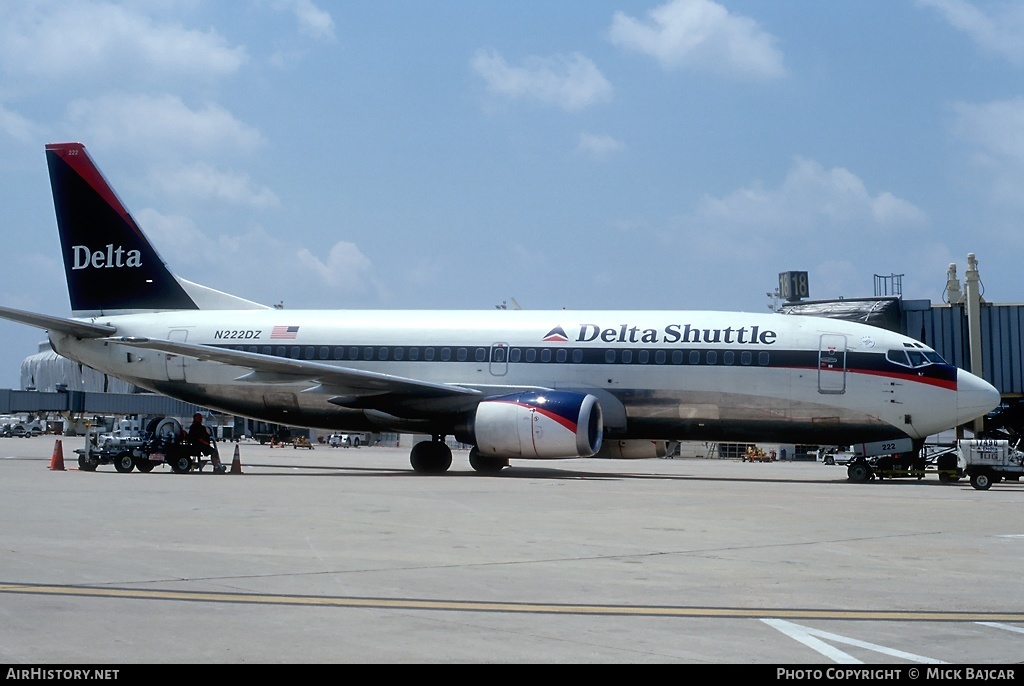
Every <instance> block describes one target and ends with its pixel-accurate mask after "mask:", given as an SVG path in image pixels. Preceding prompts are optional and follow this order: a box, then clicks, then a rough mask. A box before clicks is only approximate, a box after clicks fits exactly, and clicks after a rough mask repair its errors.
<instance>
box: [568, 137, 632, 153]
mask: <svg viewBox="0 0 1024 686" xmlns="http://www.w3.org/2000/svg"><path fill="white" fill-rule="evenodd" d="M625 149H626V144H625V143H623V142H622V141H618V140H615V139H614V138H612V137H611V136H608V135H599V134H592V133H586V132H584V133H581V134H580V143H579V146H578V147H577V150H578V151H579V152H580V153H583V154H587V155H592V156H595V157H604V156H606V155H611V154H612V153H616V152H621V151H623V150H625Z"/></svg>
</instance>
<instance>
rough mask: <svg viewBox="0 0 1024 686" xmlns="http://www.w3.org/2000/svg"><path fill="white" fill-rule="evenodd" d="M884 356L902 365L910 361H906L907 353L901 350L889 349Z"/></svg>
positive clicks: (906, 364) (905, 365) (908, 364)
mask: <svg viewBox="0 0 1024 686" xmlns="http://www.w3.org/2000/svg"><path fill="white" fill-rule="evenodd" d="M885 356H886V358H888V360H889V361H890V362H895V363H896V364H900V365H903V366H904V367H909V366H910V363H909V362H907V353H906V352H904V351H903V350H890V351H889V352H887V353H886V354H885Z"/></svg>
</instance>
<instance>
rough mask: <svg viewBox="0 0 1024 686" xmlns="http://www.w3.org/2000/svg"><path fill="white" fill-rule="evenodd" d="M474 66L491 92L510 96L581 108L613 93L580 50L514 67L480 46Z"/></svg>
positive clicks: (529, 59)
mask: <svg viewBox="0 0 1024 686" xmlns="http://www.w3.org/2000/svg"><path fill="white" fill-rule="evenodd" d="M471 66H472V68H473V70H474V71H475V72H476V73H477V74H479V75H480V76H481V77H482V78H483V79H484V81H485V82H486V83H487V89H488V90H489V91H490V92H491V93H494V94H495V95H500V96H502V97H505V98H508V99H510V100H521V99H528V100H535V101H538V102H542V103H544V104H547V105H555V106H558V107H561V108H562V109H565V110H579V109H583V108H585V107H589V106H590V105H593V104H596V103H599V102H603V101H607V100H609V99H610V98H611V95H612V85H611V84H610V83H609V82H608V80H607V79H606V78H605V77H604V75H603V74H602V73H601V71H600V70H599V69H598V68H597V67H596V66H595V65H594V63H593V62H591V61H590V60H589V59H587V58H586V57H585V56H583V55H581V54H579V53H572V54H571V55H556V56H554V57H548V58H541V57H530V58H527V59H526V60H525V63H524V65H523V66H521V67H512V66H509V64H508V63H507V62H506V61H505V58H503V57H502V56H501V55H499V54H498V53H497V52H494V51H493V50H492V51H484V50H480V51H478V52H477V53H476V54H475V55H474V56H473V59H472V61H471Z"/></svg>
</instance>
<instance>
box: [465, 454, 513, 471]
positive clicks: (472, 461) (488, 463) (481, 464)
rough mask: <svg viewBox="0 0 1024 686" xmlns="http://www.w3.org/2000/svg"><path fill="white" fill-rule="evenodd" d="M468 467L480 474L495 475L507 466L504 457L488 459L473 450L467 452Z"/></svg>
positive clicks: (506, 459)
mask: <svg viewBox="0 0 1024 686" xmlns="http://www.w3.org/2000/svg"><path fill="white" fill-rule="evenodd" d="M469 466H470V467H472V468H473V469H474V470H475V471H477V472H479V473H481V474H497V473H498V472H500V471H501V470H502V469H504V468H505V467H507V466H508V458H506V457H488V456H487V455H481V454H480V451H479V450H477V449H476V448H473V449H472V450H470V451H469Z"/></svg>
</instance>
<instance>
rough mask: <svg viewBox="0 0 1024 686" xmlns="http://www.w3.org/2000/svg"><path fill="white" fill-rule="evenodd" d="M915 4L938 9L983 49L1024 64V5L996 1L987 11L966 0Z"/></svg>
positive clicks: (931, 1)
mask: <svg viewBox="0 0 1024 686" xmlns="http://www.w3.org/2000/svg"><path fill="white" fill-rule="evenodd" d="M917 4H918V5H920V6H923V7H931V8H933V9H935V10H937V11H938V12H939V13H940V14H941V15H942V16H943V17H944V18H945V20H946V21H947V22H948V23H949V24H950V25H951V26H953V27H954V28H956V29H959V30H960V31H963V32H964V33H966V34H967V35H968V36H970V37H971V40H973V41H974V42H975V43H977V44H978V45H979V46H980V47H981V48H982V49H983V50H986V51H988V52H993V53H995V54H997V55H1000V56H1002V57H1004V58H1005V59H1007V60H1009V61H1010V62H1012V63H1013V64H1024V5H1021V4H1020V3H1013V2H1007V3H999V4H995V5H991V10H990V12H989V13H986V12H985V11H984V10H982V9H981V8H979V7H976V6H975V5H972V4H970V3H969V2H966V1H965V0H917Z"/></svg>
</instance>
